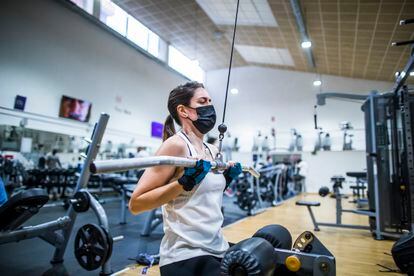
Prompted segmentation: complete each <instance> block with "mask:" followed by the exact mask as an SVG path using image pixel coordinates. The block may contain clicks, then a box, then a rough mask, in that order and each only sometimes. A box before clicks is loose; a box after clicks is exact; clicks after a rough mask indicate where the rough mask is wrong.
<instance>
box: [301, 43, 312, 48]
mask: <svg viewBox="0 0 414 276" xmlns="http://www.w3.org/2000/svg"><path fill="white" fill-rule="evenodd" d="M300 46H301V47H302V48H303V49H308V48H310V47H312V42H310V41H303V42H302V43H301V44H300Z"/></svg>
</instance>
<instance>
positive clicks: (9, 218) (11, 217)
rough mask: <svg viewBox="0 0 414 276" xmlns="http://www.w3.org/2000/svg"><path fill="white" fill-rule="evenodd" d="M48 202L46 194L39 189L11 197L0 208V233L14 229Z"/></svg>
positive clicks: (25, 191)
mask: <svg viewBox="0 0 414 276" xmlns="http://www.w3.org/2000/svg"><path fill="white" fill-rule="evenodd" d="M48 200H49V196H48V194H47V193H46V191H45V190H43V189H40V188H33V189H29V190H24V191H21V192H18V193H17V194H15V195H13V196H12V197H10V199H9V200H8V201H6V203H4V204H3V205H2V206H1V207H0V231H5V230H14V229H16V228H17V227H19V226H20V225H22V224H23V223H24V222H26V221H27V220H28V219H29V218H31V217H32V216H33V215H34V214H36V213H37V212H38V211H39V209H40V208H41V207H42V206H43V205H45V204H46V202H48ZM16 222H18V223H17V224H16Z"/></svg>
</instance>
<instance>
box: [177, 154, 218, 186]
mask: <svg viewBox="0 0 414 276" xmlns="http://www.w3.org/2000/svg"><path fill="white" fill-rule="evenodd" d="M210 169H211V163H210V162H209V161H206V160H203V159H201V160H198V161H197V163H196V166H195V167H192V168H185V169H184V175H183V176H182V177H180V178H179V179H178V183H180V185H182V186H183V188H184V190H185V191H191V190H192V189H193V188H194V186H195V185H197V184H198V183H200V182H201V181H202V180H203V179H204V177H205V176H206V175H207V173H208V172H209V171H210Z"/></svg>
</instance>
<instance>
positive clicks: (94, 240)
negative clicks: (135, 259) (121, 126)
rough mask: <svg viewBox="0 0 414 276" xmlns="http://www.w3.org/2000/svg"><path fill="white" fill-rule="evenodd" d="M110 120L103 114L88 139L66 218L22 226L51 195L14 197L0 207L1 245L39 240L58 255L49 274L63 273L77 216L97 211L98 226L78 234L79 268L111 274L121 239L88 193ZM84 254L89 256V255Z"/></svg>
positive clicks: (38, 191)
mask: <svg viewBox="0 0 414 276" xmlns="http://www.w3.org/2000/svg"><path fill="white" fill-rule="evenodd" d="M108 120H109V115H107V114H101V116H100V118H99V122H98V123H97V124H96V125H95V128H94V130H93V134H92V137H91V139H90V140H89V139H85V140H86V141H87V142H88V143H90V145H89V147H88V150H87V154H86V155H85V161H84V165H83V167H82V171H81V173H80V176H79V178H78V181H77V184H76V187H75V189H74V192H75V194H74V196H73V197H72V198H71V199H70V200H69V202H70V205H69V208H68V210H67V212H66V215H65V216H63V217H60V218H58V219H56V220H54V221H49V222H45V223H42V224H38V225H34V226H22V224H23V223H24V222H26V221H27V220H28V219H29V218H31V217H32V216H33V215H35V214H36V213H37V212H38V211H39V209H40V208H42V207H43V206H45V204H46V203H47V201H48V200H49V195H48V193H46V192H45V191H44V190H43V189H38V188H32V189H28V190H23V191H21V192H19V193H17V194H14V195H13V196H11V197H10V199H9V200H8V201H7V202H6V203H5V204H3V205H2V206H1V207H0V244H4V243H10V242H18V241H22V240H26V239H31V238H36V237H38V238H40V239H42V240H44V241H46V242H48V243H49V244H51V245H53V246H54V247H55V253H54V255H53V258H52V260H51V263H52V265H53V267H52V268H51V269H50V270H49V271H47V272H46V273H52V274H59V273H61V272H62V263H63V256H64V254H65V251H66V246H67V243H68V242H69V239H70V236H71V233H72V229H73V225H74V223H75V220H76V217H77V212H85V211H87V210H88V209H89V208H91V209H92V210H93V211H94V213H95V215H96V217H97V219H98V221H99V226H95V227H94V226H85V227H83V228H82V229H83V232H84V233H87V234H88V235H86V236H82V234H80V233H78V235H79V237H83V239H81V238H79V240H78V241H77V244H75V250H76V249H77V250H76V257H77V259H78V260H80V265H81V266H82V267H84V268H86V269H88V270H91V269H97V268H98V267H102V270H101V274H102V275H109V274H111V273H112V270H111V265H110V257H111V253H112V242H113V241H116V240H120V239H122V237H116V238H112V237H111V236H110V234H109V233H110V232H109V227H108V219H107V216H106V214H105V210H104V209H103V207H102V205H101V204H100V203H99V202H98V200H96V198H95V197H93V196H92V195H91V194H90V193H89V192H88V190H86V187H87V184H88V180H89V176H90V172H89V165H90V163H91V162H92V160H93V159H95V157H96V155H97V153H98V149H99V145H100V143H101V140H102V137H103V134H104V131H105V128H106V125H107V123H108ZM75 240H77V239H75ZM86 248H92V251H84V250H86ZM85 252H86V253H88V252H89V253H88V254H86V253H85ZM83 256H86V257H83ZM101 257H102V258H101ZM85 258H86V259H85Z"/></svg>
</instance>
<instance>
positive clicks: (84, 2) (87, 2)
mask: <svg viewBox="0 0 414 276" xmlns="http://www.w3.org/2000/svg"><path fill="white" fill-rule="evenodd" d="M70 1H71V2H72V3H74V4H75V5H76V6H78V7H80V8H81V9H82V10H84V11H86V12H88V13H89V14H93V0H70Z"/></svg>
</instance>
